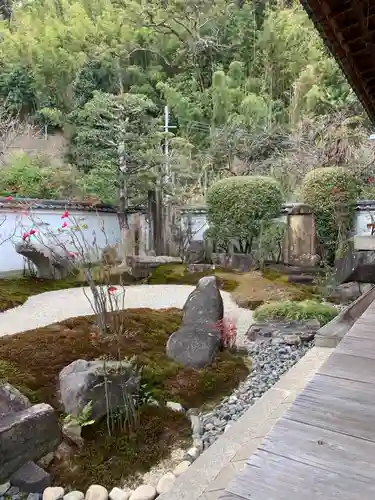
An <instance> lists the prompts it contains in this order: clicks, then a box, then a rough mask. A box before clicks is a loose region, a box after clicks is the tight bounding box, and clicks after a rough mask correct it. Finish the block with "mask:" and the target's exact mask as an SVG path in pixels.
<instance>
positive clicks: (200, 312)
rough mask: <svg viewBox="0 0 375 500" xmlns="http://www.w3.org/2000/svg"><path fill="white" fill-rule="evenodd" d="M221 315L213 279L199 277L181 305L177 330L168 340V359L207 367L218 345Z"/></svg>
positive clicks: (211, 277)
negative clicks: (180, 315)
mask: <svg viewBox="0 0 375 500" xmlns="http://www.w3.org/2000/svg"><path fill="white" fill-rule="evenodd" d="M223 315H224V307H223V299H222V297H221V295H220V291H219V289H218V285H217V280H216V278H215V276H206V277H204V278H201V279H200V280H199V282H198V285H197V287H196V289H195V290H194V291H193V292H192V293H191V294H190V295H189V297H188V298H187V301H186V303H185V305H184V308H183V319H182V325H181V327H180V328H179V329H178V330H177V331H176V332H174V333H172V335H171V336H170V337H169V339H168V342H167V355H168V357H170V358H171V359H173V360H174V361H176V362H177V363H180V364H182V365H184V366H189V367H193V368H202V367H204V366H206V365H208V364H210V363H211V362H212V361H213V359H214V357H215V354H216V352H217V350H218V348H219V346H220V322H221V321H222V319H223Z"/></svg>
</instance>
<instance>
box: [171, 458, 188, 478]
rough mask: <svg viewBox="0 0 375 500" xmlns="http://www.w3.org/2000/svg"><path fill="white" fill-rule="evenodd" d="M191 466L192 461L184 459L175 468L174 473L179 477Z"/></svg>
mask: <svg viewBox="0 0 375 500" xmlns="http://www.w3.org/2000/svg"><path fill="white" fill-rule="evenodd" d="M189 467H190V462H189V461H188V460H184V461H183V462H181V463H179V464H178V465H177V467H176V468H175V470H174V471H173V474H174V475H175V476H176V477H178V476H181V474H183V473H184V472H186V471H187V470H188V468H189Z"/></svg>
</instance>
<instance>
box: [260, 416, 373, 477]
mask: <svg viewBox="0 0 375 500" xmlns="http://www.w3.org/2000/svg"><path fill="white" fill-rule="evenodd" d="M296 443H298V445H297V446H296ZM259 448H260V449H261V450H263V451H267V452H268V453H273V454H276V455H280V456H283V457H285V458H289V459H291V460H294V461H297V462H301V463H304V464H307V465H310V466H312V467H317V468H319V469H324V470H325V471H327V472H332V473H336V472H337V473H339V474H342V475H344V476H345V477H346V478H354V479H358V480H361V481H364V482H368V481H369V482H371V483H374V481H375V460H374V457H375V443H373V442H371V441H365V440H362V441H361V442H359V440H358V439H357V438H354V437H352V436H347V435H344V434H340V433H335V432H331V431H328V430H325V429H321V428H318V427H313V426H311V425H306V424H303V423H300V422H294V421H291V420H288V419H285V418H283V419H281V420H280V421H279V422H278V424H277V425H276V426H275V427H274V429H273V430H272V431H271V432H270V433H269V434H268V436H267V437H266V438H265V440H264V441H263V443H262V444H261V446H260V447H259Z"/></svg>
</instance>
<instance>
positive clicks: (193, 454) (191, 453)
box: [186, 446, 200, 461]
mask: <svg viewBox="0 0 375 500" xmlns="http://www.w3.org/2000/svg"><path fill="white" fill-rule="evenodd" d="M186 453H187V454H188V455H189V456H190V457H191V458H192V459H193V461H194V460H196V459H197V458H198V457H199V455H200V451H199V449H198V448H197V447H195V446H193V447H192V448H190V449H189V450H188V451H187V452H186Z"/></svg>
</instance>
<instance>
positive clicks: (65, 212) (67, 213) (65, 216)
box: [61, 210, 69, 219]
mask: <svg viewBox="0 0 375 500" xmlns="http://www.w3.org/2000/svg"><path fill="white" fill-rule="evenodd" d="M67 217H69V212H68V211H67V210H65V211H64V213H63V214H62V216H61V218H62V219H66V218H67Z"/></svg>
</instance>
